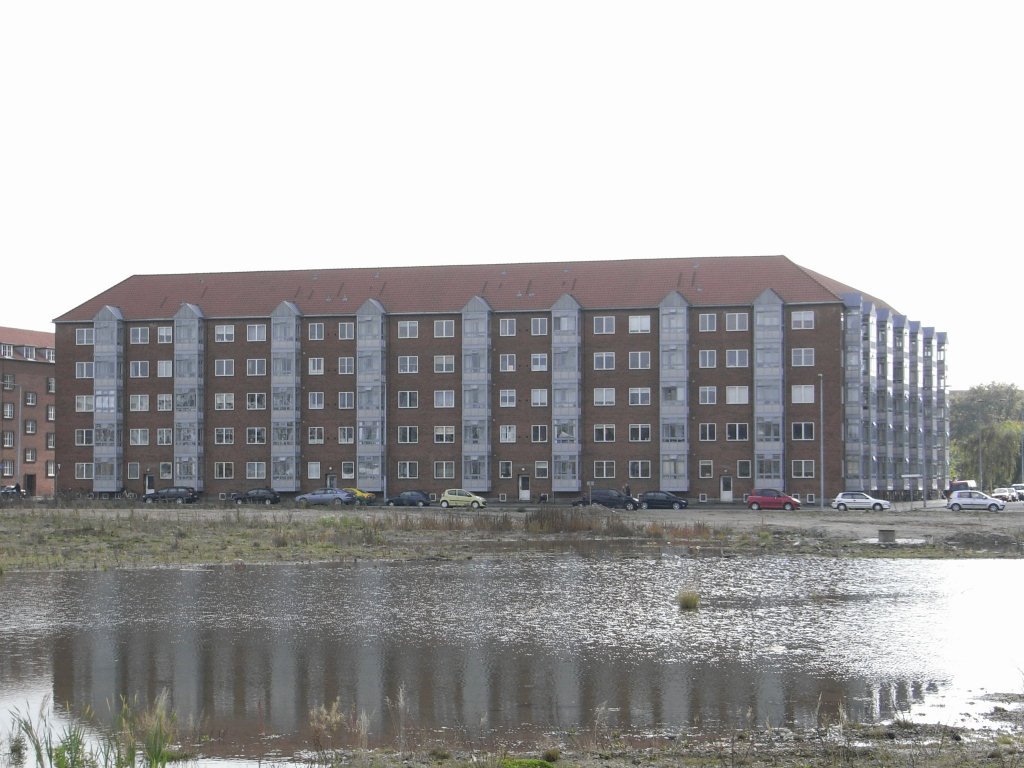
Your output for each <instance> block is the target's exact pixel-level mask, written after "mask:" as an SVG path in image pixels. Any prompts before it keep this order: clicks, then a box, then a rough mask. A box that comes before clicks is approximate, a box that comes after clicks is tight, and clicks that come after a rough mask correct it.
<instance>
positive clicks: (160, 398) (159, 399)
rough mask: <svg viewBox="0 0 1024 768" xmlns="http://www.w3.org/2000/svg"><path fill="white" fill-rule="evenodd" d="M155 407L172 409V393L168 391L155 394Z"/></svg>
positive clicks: (163, 409)
mask: <svg viewBox="0 0 1024 768" xmlns="http://www.w3.org/2000/svg"><path fill="white" fill-rule="evenodd" d="M156 409H157V410H158V411H173V410H174V395H172V394H170V393H169V392H167V393H164V394H162V395H157V396H156Z"/></svg>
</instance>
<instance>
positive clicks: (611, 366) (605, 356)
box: [594, 352, 615, 371]
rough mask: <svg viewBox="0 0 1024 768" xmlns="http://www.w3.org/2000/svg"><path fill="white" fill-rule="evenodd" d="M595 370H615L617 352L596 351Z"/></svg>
mask: <svg viewBox="0 0 1024 768" xmlns="http://www.w3.org/2000/svg"><path fill="white" fill-rule="evenodd" d="M594 370H595V371H613V370H615V353H614V352H595V353H594Z"/></svg>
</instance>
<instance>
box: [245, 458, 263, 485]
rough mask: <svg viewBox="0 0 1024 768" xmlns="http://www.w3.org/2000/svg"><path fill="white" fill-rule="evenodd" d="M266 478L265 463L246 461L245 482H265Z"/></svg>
mask: <svg viewBox="0 0 1024 768" xmlns="http://www.w3.org/2000/svg"><path fill="white" fill-rule="evenodd" d="M266 478H267V462H265V461H247V462H245V479H246V480H265V479H266Z"/></svg>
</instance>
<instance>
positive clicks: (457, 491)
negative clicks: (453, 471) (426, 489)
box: [441, 488, 487, 509]
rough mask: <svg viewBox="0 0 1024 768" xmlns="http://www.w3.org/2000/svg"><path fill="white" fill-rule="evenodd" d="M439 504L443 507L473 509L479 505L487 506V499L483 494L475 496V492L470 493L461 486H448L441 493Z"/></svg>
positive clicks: (478, 507)
mask: <svg viewBox="0 0 1024 768" xmlns="http://www.w3.org/2000/svg"><path fill="white" fill-rule="evenodd" d="M441 506H442V507H444V508H445V509H447V508H448V507H472V508H473V509H480V507H486V506H487V499H485V498H484V497H483V496H477V495H476V494H475V493H470V492H469V491H467V490H464V489H462V488H449V489H448V490H447V491H445V492H444V493H442V494H441Z"/></svg>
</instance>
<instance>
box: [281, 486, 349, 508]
mask: <svg viewBox="0 0 1024 768" xmlns="http://www.w3.org/2000/svg"><path fill="white" fill-rule="evenodd" d="M295 503H296V504H298V505H299V506H300V507H306V506H309V505H311V504H333V505H334V506H336V507H341V506H344V505H346V504H355V503H356V497H355V496H353V495H352V494H351V493H349V492H348V491H346V490H345V489H344V488H317V489H316V490H315V491H309V492H308V493H300V494H299V495H298V496H296V497H295Z"/></svg>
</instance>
